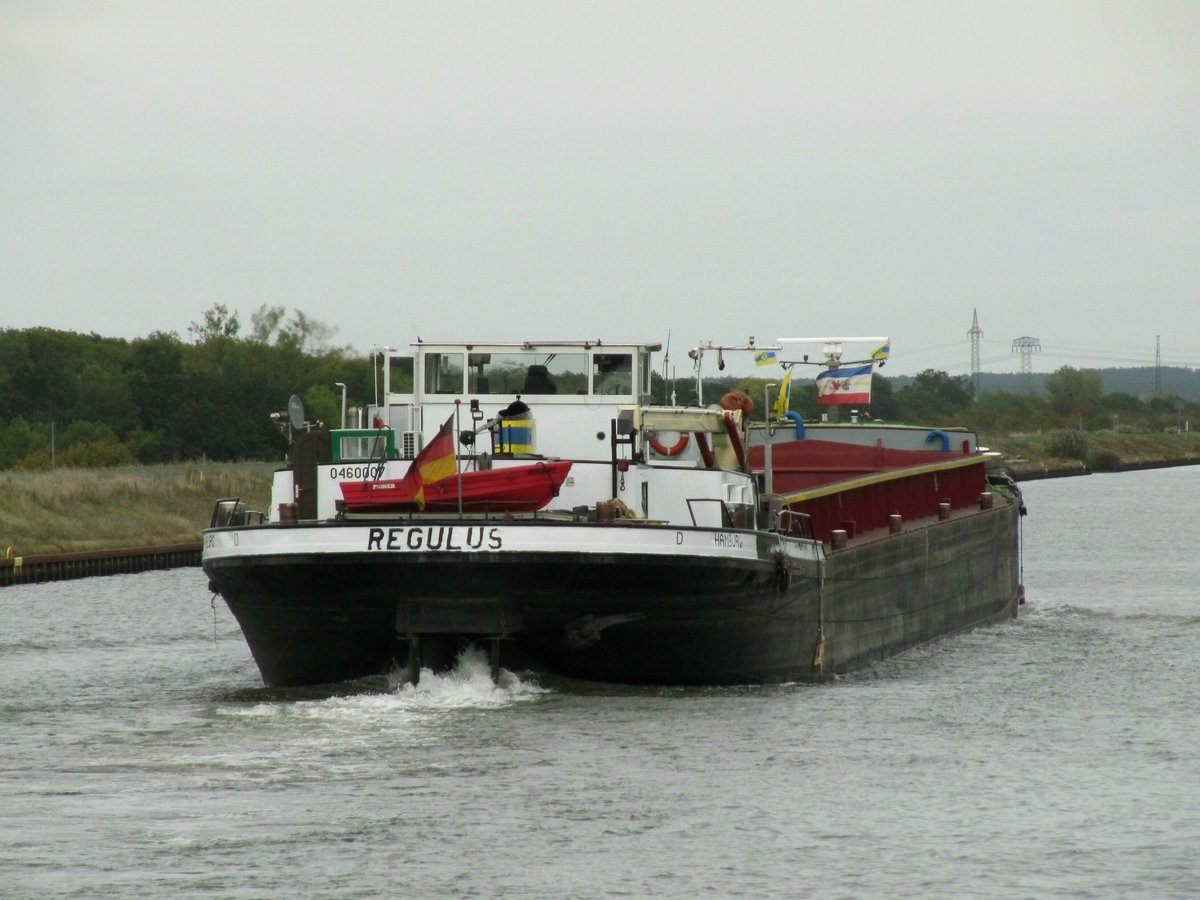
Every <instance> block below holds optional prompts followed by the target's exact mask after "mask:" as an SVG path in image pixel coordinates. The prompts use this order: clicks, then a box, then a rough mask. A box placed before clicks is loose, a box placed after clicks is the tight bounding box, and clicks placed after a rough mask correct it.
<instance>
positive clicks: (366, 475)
mask: <svg viewBox="0 0 1200 900" xmlns="http://www.w3.org/2000/svg"><path fill="white" fill-rule="evenodd" d="M382 474H383V463H364V464H363V465H360V466H330V467H329V477H330V479H332V480H333V481H360V480H362V481H367V480H371V479H375V478H379V477H380V476H381V475H382Z"/></svg>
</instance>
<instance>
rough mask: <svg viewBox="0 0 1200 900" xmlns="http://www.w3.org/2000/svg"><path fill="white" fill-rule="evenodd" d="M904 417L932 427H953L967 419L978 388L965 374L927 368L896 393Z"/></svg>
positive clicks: (900, 411)
mask: <svg viewBox="0 0 1200 900" xmlns="http://www.w3.org/2000/svg"><path fill="white" fill-rule="evenodd" d="M895 396H896V404H897V407H898V411H899V413H900V416H901V418H903V419H905V420H907V421H912V422H922V423H926V424H930V425H953V424H957V421H956V420H958V421H961V420H962V419H964V418H965V416H966V413H967V410H968V408H969V407H970V406H971V402H972V400H973V399H974V397H975V388H974V386H973V385H972V384H971V380H970V378H968V377H967V376H965V375H956V376H953V377H951V376H950V375H948V374H947V373H945V372H939V371H936V370H934V369H925V370H924V371H922V372H918V373H917V374H916V375H915V376H914V377H913V380H912V382H911V383H909V384H907V385H905V386H904V387H903V388H901V389H900V390H899V391H897V392H896V395H895Z"/></svg>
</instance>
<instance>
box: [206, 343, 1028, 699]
mask: <svg viewBox="0 0 1200 900" xmlns="http://www.w3.org/2000/svg"><path fill="white" fill-rule="evenodd" d="M821 340H822V342H823V344H822V346H823V348H824V352H823V354H818V355H820V356H821V360H820V371H819V374H818V375H817V382H818V385H819V388H820V390H821V392H822V397H824V396H825V395H826V394H827V393H828V394H829V395H831V396H833V397H834V402H842V406H843V407H844V406H845V404H844V402H843V401H844V400H845V398H846V397H849V398H850V402H858V401H860V400H861V396H860V394H859V393H858V392H859V390H860V389H861V381H862V377H863V371H862V370H863V366H862V365H858V366H851V367H847V366H846V364H845V363H844V362H843V351H842V344H843V342H845V341H851V340H854V339H821ZM800 343H801V340H797V341H795V342H787V341H784V340H782V339H781V341H780V342H779V343H778V344H777V345H772V347H771V348H769V349H767V350H764V349H763V348H762V347H756V346H755V345H754V342H753V340H751V341H750V342H749V343H748V344H744V345H738V346H729V347H724V346H716V345H713V344H711V343H710V344H706V345H704V346H701V347H697V348H695V349H693V350H692V351H691V352H690V353H689V356H690V357H691V358H692V359H693V360H694V364H695V368H696V391H695V396H693V397H691V398H690V402H689V403H686V404H676V403H669V404H663V403H658V404H652V403H651V402H650V396H649V395H650V385H651V372H652V368H651V367H652V362H653V358H654V354H655V353H657V352H659V351H660V350H661V347H660V345H658V344H654V343H624V344H609V343H602V342H600V341H553V342H522V343H491V344H487V343H436V342H419V343H417V344H415V345H413V347H412V348H411V350H410V351H407V352H397V351H390V350H389V351H385V352H383V353H381V354H379V357H380V360H381V366H380V369H379V374H380V375H381V381H382V393H381V394H380V395H379V396H377V397H375V398H373V402H371V403H370V404H369V405H365V406H364V408H363V409H362V410H361V411H360V412H358V413H357V417H358V421H356V422H354V423H353V426H354V427H342V428H337V429H332V430H328V431H327V430H323V429H319V428H314V427H311V426H310V425H309V424H308V423H307V422H305V421H304V413H303V409H302V405H301V404H299V402H298V401H296V400H295V398H293V403H292V404H290V406H289V410H288V413H287V416H286V418H287V420H288V423H287V427H288V428H289V430H290V431H291V432H292V433H293V442H292V444H291V449H290V455H289V460H290V461H289V464H288V465H287V466H285V467H283V468H280V469H279V470H277V471H276V472H275V474H274V480H273V484H272V495H271V505H270V508H269V509H268V510H265V511H257V512H256V511H252V510H248V509H247V508H246V507H245V505H244V504H243V503H242V501H241V500H240V499H238V498H221V499H220V500H218V502H217V504H216V506H215V508H214V512H213V517H212V522H211V523H210V527H209V528H208V529H207V530H206V531H205V532H204V537H203V551H202V565H203V568H204V571H205V572H206V574H207V576H208V578H209V580H210V586H211V588H212V590H213V591H215V592H216V593H218V594H220V596H221V597H222V598H223V599H224V601H225V602H226V603H227V604H228V606H229V609H230V610H231V611H232V613H233V615H234V616H235V617H236V619H237V621H238V623H239V625H240V627H241V630H242V632H243V634H244V636H245V638H246V641H247V643H248V645H249V647H250V650H251V652H252V654H253V656H254V659H255V661H256V663H257V665H258V668H259V670H260V672H261V675H262V678H263V681H264V682H265V683H266V684H268V685H272V686H290V685H308V684H317V683H326V682H336V681H342V680H346V679H353V678H361V677H366V676H374V675H379V674H388V673H398V675H399V677H400V678H403V679H404V680H407V681H409V682H412V683H415V682H416V681H417V680H418V679H419V678H420V674H421V672H422V670H435V671H436V670H438V669H440V668H444V667H447V666H449V665H450V664H451V663H452V662H453V660H454V658H455V656H456V654H458V653H459V652H460V651H461V650H462V649H463V648H464V647H467V646H471V645H474V646H478V647H482V648H485V649H486V651H487V652H488V654H489V658H490V660H491V664H492V667H493V670H494V671H497V672H498V671H499V669H500V668H501V667H503V668H507V669H511V670H522V671H524V670H527V669H532V670H534V671H548V672H553V673H556V674H558V675H562V676H566V677H570V678H578V679H587V680H593V681H601V682H612V683H626V684H661V685H725V684H754V683H769V682H788V681H808V680H822V679H827V678H829V677H831V676H834V675H837V674H839V673H844V672H849V671H852V670H854V669H857V668H860V667H862V666H865V665H868V664H870V663H871V662H872V661H874V660H878V659H881V658H884V657H887V656H891V655H894V654H897V653H900V652H902V651H904V650H907V649H909V648H911V647H914V646H917V645H919V644H922V643H925V642H928V641H931V640H935V639H937V638H941V637H944V636H946V635H950V634H953V633H955V632H959V631H962V630H964V629H969V628H973V627H976V626H981V625H985V624H988V623H992V622H996V621H998V620H1002V619H1005V618H1009V617H1012V616H1015V615H1016V613H1017V607H1018V604H1019V603H1020V602H1021V600H1022V599H1023V589H1022V586H1021V561H1020V555H1021V549H1020V516H1021V514H1022V513H1023V511H1024V509H1023V505H1022V502H1021V498H1020V495H1019V493H1018V492H1017V489H1016V487H1015V485H1013V484H1012V483H1011V481H1009V480H1008V479H1005V478H1003V476H1002V475H999V474H998V473H997V472H996V471H995V470H994V465H993V464H994V459H993V458H992V457H991V456H990V455H989V454H988V453H987V452H985V451H984V450H983V449H981V448H980V447H979V446H978V445H977V440H976V436H975V435H974V434H973V433H971V432H970V431H967V430H965V429H946V428H923V427H917V426H912V425H899V424H889V423H880V422H873V421H866V420H864V419H863V417H861V416H859V415H858V414H856V413H850V410H849V408H842V409H838V410H836V411H837V412H845V413H848V414H849V418H848V419H847V420H845V421H822V422H804V421H803V420H802V419H801V418H800V417H799V416H798V415H797V414H796V413H793V412H791V411H790V410H789V409H788V404H787V402H786V400H787V396H788V391H789V390H790V379H791V375H792V373H793V371H797V367H799V366H801V365H803V364H805V363H806V362H807V359H808V356H809V354H803V359H801V354H800V353H799V350H798V349H795V347H796V345H798V344H800ZM736 350H744V351H747V352H751V353H754V354H755V355H756V358H757V359H759V361H760V362H761V360H762V359H763V358H764V354H765V355H766V356H765V358H766V359H767V360H768V364H772V365H774V364H778V365H779V366H780V367H782V368H781V369H780V370H778V371H781V372H782V373H783V376H782V377H781V379H780V381H779V382H778V383H777V384H776V385H775V387H776V388H778V390H777V396H776V398H775V401H774V403H770V401H771V398H770V395H769V394H768V395H767V396H766V397H764V400H765V402H764V403H763V404H762V407H763V408H762V409H761V410H760V411H759V412H758V413H757V414H756V413H755V409H754V406H755V404H754V402H753V401H752V400H751V399H750V398H749V397H748V396H746V395H745V394H739V393H731V394H728V395H726V396H723V397H721V398H720V399H719V402H712V403H706V401H705V398H704V396H703V393H704V381H703V378H702V374H703V372H702V367H703V365H704V360H705V357H706V356H707V357H709V358H711V356H712V355H713V353H714V352H715V353H716V355H718V356H719V357H720V358H722V359H723V358H724V355H725V354H727V353H732V352H735V351H736ZM793 357H794V358H793ZM867 363H868V364H867V366H866V369H867V370H868V372H867V375H868V377H869V370H870V369H871V367H872V365H873V364H874V361H873V360H872V359H871V358H870V357H868V358H867ZM838 376H842V377H838ZM714 399H715V398H714ZM768 404H770V406H769V407H768ZM345 417H346V411H345V410H343V419H345ZM990 465H991V467H992V471H991V472H989V466H990ZM492 491H494V494H493V493H491V492H492ZM526 491H527V492H528V493H527V494H526V493H524V492H526ZM389 498H400V502H392V500H391V499H389Z"/></svg>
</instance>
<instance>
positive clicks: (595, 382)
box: [592, 353, 633, 396]
mask: <svg viewBox="0 0 1200 900" xmlns="http://www.w3.org/2000/svg"><path fill="white" fill-rule="evenodd" d="M592 393H594V394H603V395H618V396H628V395H630V394H632V393H633V357H632V356H631V355H630V354H628V353H597V354H595V355H594V356H593V357H592Z"/></svg>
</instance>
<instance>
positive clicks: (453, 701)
mask: <svg viewBox="0 0 1200 900" xmlns="http://www.w3.org/2000/svg"><path fill="white" fill-rule="evenodd" d="M545 693H547V691H546V690H545V689H544V688H542V687H540V686H539V685H537V684H535V683H533V682H528V681H522V680H521V679H520V678H518V677H517V676H516V675H514V674H513V673H512V672H509V671H508V670H507V669H501V670H500V674H499V676H498V677H497V679H496V681H495V682H493V681H492V670H491V666H490V664H489V663H488V658H487V654H486V653H485V652H484V651H483V649H482V648H479V647H468V648H467V649H465V650H463V651H462V653H460V654H459V656H458V659H457V660H455V663H454V668H453V669H451V670H450V671H448V672H443V673H441V674H435V673H434V672H433V671H431V670H430V669H422V670H421V677H420V679H418V683H417V684H416V685H415V686H414V685H411V684H408V683H404V684H402V685H400V686H399V687H398V688H397V689H396V696H398V697H400V698H401V699H403V700H404V701H405V705H411V706H414V707H421V708H428V709H462V708H478V707H498V706H507V705H508V704H509V703H512V702H514V701H521V700H529V699H531V698H533V697H536V696H538V695H540V694H545Z"/></svg>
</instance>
